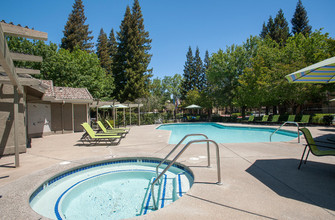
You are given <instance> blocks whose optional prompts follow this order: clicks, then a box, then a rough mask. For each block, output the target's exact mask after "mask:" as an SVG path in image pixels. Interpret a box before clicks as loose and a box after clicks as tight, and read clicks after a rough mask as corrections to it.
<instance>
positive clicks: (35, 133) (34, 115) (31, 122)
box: [27, 103, 51, 137]
mask: <svg viewBox="0 0 335 220" xmlns="http://www.w3.org/2000/svg"><path fill="white" fill-rule="evenodd" d="M27 109H28V112H27V114H28V137H42V136H43V134H50V132H51V109H50V104H42V103H27Z"/></svg>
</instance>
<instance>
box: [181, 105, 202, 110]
mask: <svg viewBox="0 0 335 220" xmlns="http://www.w3.org/2000/svg"><path fill="white" fill-rule="evenodd" d="M185 108H187V109H192V108H195V109H200V108H202V107H201V106H199V105H195V104H192V105H189V106H187V107H185Z"/></svg>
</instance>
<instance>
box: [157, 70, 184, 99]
mask: <svg viewBox="0 0 335 220" xmlns="http://www.w3.org/2000/svg"><path fill="white" fill-rule="evenodd" d="M181 83H182V77H181V75H179V74H175V75H173V76H164V78H163V80H162V84H163V88H164V89H165V91H166V92H167V94H168V96H169V97H170V99H171V96H172V98H173V99H174V100H175V101H176V100H177V99H180V97H181V92H180V87H181Z"/></svg>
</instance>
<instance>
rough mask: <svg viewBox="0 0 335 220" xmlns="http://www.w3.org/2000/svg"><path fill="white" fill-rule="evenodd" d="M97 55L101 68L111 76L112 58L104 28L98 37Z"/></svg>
mask: <svg viewBox="0 0 335 220" xmlns="http://www.w3.org/2000/svg"><path fill="white" fill-rule="evenodd" d="M97 55H98V57H99V60H100V65H101V67H102V68H104V69H105V70H106V71H107V73H108V74H110V73H111V72H112V71H111V58H110V56H109V53H108V42H107V35H106V33H105V32H104V30H103V29H102V28H101V30H100V34H99V37H98V43H97Z"/></svg>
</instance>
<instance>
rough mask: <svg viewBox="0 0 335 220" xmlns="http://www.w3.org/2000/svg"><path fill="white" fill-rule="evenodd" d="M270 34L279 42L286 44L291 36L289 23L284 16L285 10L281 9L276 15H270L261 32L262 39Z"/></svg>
mask: <svg viewBox="0 0 335 220" xmlns="http://www.w3.org/2000/svg"><path fill="white" fill-rule="evenodd" d="M266 36H269V37H270V38H271V39H272V40H275V41H276V42H277V43H279V44H285V42H286V40H287V38H288V37H289V36H290V31H289V27H288V23H287V21H286V19H285V17H284V13H283V10H282V9H280V10H279V11H278V13H277V15H276V17H275V19H273V18H272V16H270V17H269V20H268V23H267V24H266V25H265V22H264V23H263V28H262V31H261V33H260V37H261V38H262V39H264V38H266Z"/></svg>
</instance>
